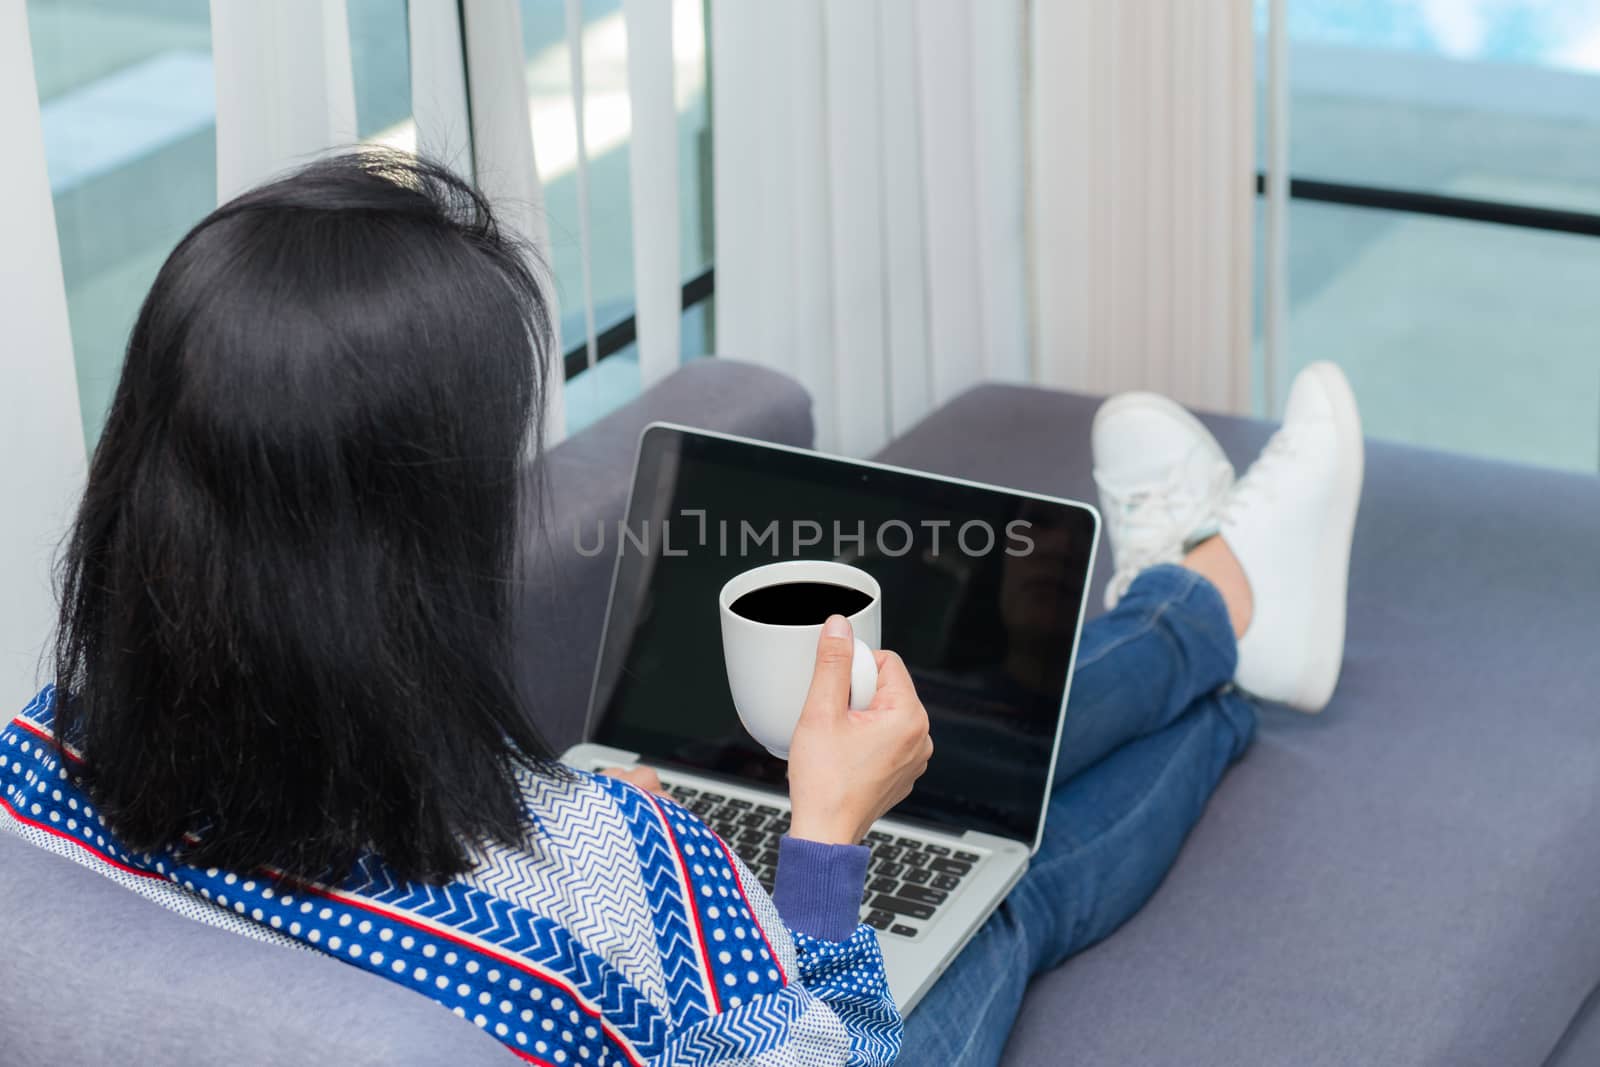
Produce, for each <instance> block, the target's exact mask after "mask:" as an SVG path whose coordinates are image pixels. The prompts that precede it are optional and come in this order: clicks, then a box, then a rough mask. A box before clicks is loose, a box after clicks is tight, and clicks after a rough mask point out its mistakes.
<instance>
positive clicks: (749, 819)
mask: <svg viewBox="0 0 1600 1067" xmlns="http://www.w3.org/2000/svg"><path fill="white" fill-rule="evenodd" d="M766 822H767V817H766V816H765V815H762V814H761V813H760V812H757V811H752V812H749V813H747V814H744V815H741V816H739V825H740V826H748V827H750V828H751V829H753V830H759V829H760V828H761V827H762V826H764V825H766Z"/></svg>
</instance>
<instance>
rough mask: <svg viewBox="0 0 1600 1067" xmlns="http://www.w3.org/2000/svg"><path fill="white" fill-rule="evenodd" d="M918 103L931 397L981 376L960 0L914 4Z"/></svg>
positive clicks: (968, 46) (966, 48)
mask: <svg viewBox="0 0 1600 1067" xmlns="http://www.w3.org/2000/svg"><path fill="white" fill-rule="evenodd" d="M915 27H916V39H917V48H918V57H917V60H918V71H917V74H918V86H919V101H920V105H921V108H922V116H923V122H922V205H923V226H924V234H925V236H924V241H925V247H926V254H927V278H928V362H929V371H930V373H931V375H932V387H933V388H932V392H933V400H934V402H935V403H944V402H945V401H947V400H949V399H950V398H951V397H953V396H955V395H956V394H957V393H959V392H960V391H961V390H962V389H964V388H966V387H967V386H968V385H971V384H973V383H974V382H977V381H979V380H981V379H982V378H983V376H984V371H985V368H984V365H983V363H984V346H983V337H984V334H983V319H982V314H983V313H982V306H981V303H980V300H979V296H978V294H979V293H980V292H981V282H980V276H979V264H978V221H977V213H976V211H975V210H974V203H975V200H976V198H977V165H976V162H975V161H974V159H973V155H974V153H973V132H972V131H973V128H974V122H975V118H974V100H975V96H976V94H975V92H974V90H973V81H972V78H973V70H972V42H971V31H970V25H969V23H968V21H967V10H966V3H965V0H921V2H919V3H918V4H917V9H916V19H915Z"/></svg>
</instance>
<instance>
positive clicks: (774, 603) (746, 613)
mask: <svg viewBox="0 0 1600 1067" xmlns="http://www.w3.org/2000/svg"><path fill="white" fill-rule="evenodd" d="M870 603H872V597H871V596H869V595H867V594H866V593H863V592H862V591H861V590H859V589H851V588H850V587H849V586H847V585H835V584H833V583H832V582H779V583H777V584H776V585H764V586H762V587H761V588H760V589H752V590H750V592H748V593H746V594H744V595H743V596H741V597H740V598H739V599H737V600H735V601H734V602H733V603H732V604H730V605H729V608H730V609H732V611H733V613H734V614H735V615H738V616H740V617H741V618H746V619H749V620H750V621H751V622H764V623H766V624H767V625H769V626H817V625H820V624H821V623H824V622H826V621H827V619H828V616H829V615H843V616H844V617H845V618H847V619H848V618H849V617H850V616H852V615H854V614H855V613H856V612H858V611H860V610H861V609H862V608H864V607H866V606H867V605H868V604H870Z"/></svg>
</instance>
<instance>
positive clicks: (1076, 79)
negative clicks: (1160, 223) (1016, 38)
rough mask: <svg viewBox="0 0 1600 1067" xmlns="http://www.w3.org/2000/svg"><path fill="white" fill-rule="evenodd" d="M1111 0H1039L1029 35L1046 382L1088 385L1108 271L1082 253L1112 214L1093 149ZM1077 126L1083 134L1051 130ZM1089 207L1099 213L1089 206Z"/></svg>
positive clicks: (1037, 308)
mask: <svg viewBox="0 0 1600 1067" xmlns="http://www.w3.org/2000/svg"><path fill="white" fill-rule="evenodd" d="M1102 2H1103V0H1085V2H1084V3H1072V4H1053V3H1036V4H1034V5H1033V9H1032V27H1031V30H1032V32H1031V33H1030V35H1029V48H1030V55H1031V61H1030V63H1029V68H1030V70H1031V72H1032V85H1031V87H1030V89H1031V91H1030V96H1029V101H1028V104H1029V109H1028V114H1029V129H1028V138H1029V147H1030V149H1031V153H1030V160H1029V162H1030V172H1029V181H1028V185H1029V199H1028V205H1029V214H1030V219H1029V222H1030V225H1029V228H1028V235H1029V252H1030V256H1029V261H1030V267H1031V270H1030V273H1031V282H1032V285H1033V301H1032V308H1033V363H1034V368H1035V373H1036V375H1037V377H1038V378H1039V380H1040V381H1042V382H1044V383H1046V384H1048V385H1057V386H1070V385H1076V386H1078V387H1079V388H1082V387H1084V385H1085V384H1086V383H1087V380H1088V373H1089V365H1090V362H1089V353H1090V351H1091V350H1092V347H1093V345H1094V344H1095V343H1096V342H1097V340H1098V339H1097V338H1096V337H1095V336H1094V330H1093V326H1094V324H1095V323H1096V322H1097V321H1098V320H1099V318H1100V316H1099V315H1098V314H1097V312H1098V309H1099V296H1098V294H1099V293H1100V291H1101V290H1102V288H1103V285H1102V281H1103V279H1102V277H1101V276H1100V275H1099V274H1098V273H1097V272H1094V271H1091V270H1090V257H1088V256H1086V255H1082V254H1080V253H1079V249H1080V248H1081V246H1083V245H1084V244H1094V243H1095V241H1096V240H1097V239H1099V236H1100V234H1099V230H1100V228H1101V226H1102V222H1103V220H1104V218H1105V217H1106V205H1105V202H1104V197H1103V195H1102V192H1101V190H1102V187H1103V186H1104V184H1105V182H1104V180H1103V179H1104V170H1105V168H1104V167H1095V166H1091V165H1090V158H1089V157H1090V151H1089V146H1090V145H1091V144H1096V143H1100V142H1096V140H1095V134H1096V133H1097V132H1098V131H1099V129H1100V128H1101V127H1102V126H1103V125H1104V124H1103V123H1102V122H1101V121H1099V116H1098V115H1097V112H1096V109H1095V104H1096V100H1095V98H1094V97H1093V95H1092V90H1093V87H1094V84H1095V78H1096V77H1097V76H1098V75H1099V74H1100V69H1099V67H1100V63H1099V60H1098V59H1097V57H1098V56H1099V55H1100V53H1101V49H1100V48H1099V47H1091V46H1090V45H1091V41H1095V40H1096V38H1095V37H1094V34H1093V33H1092V30H1093V28H1094V27H1095V23H1096V19H1095V15H1096V9H1097V8H1098V7H1099V6H1100V4H1101V3H1102ZM1060 130H1077V131H1082V133H1083V136H1077V137H1065V136H1056V135H1054V134H1053V133H1052V132H1051V131H1060ZM1091 205H1095V206H1096V209H1095V210H1091Z"/></svg>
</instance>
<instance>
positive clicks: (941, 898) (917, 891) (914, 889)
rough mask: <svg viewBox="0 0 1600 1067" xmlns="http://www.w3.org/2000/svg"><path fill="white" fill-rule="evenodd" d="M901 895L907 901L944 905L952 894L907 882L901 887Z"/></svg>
mask: <svg viewBox="0 0 1600 1067" xmlns="http://www.w3.org/2000/svg"><path fill="white" fill-rule="evenodd" d="M884 892H892V890H884ZM899 895H900V896H902V897H904V898H905V899H907V900H915V901H916V902H917V903H919V904H943V903H944V902H945V898H947V897H949V895H950V894H949V893H946V892H945V891H944V890H942V889H931V888H929V887H928V886H925V885H916V884H914V883H911V882H907V883H906V884H905V885H903V886H901V887H900V889H899Z"/></svg>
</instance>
